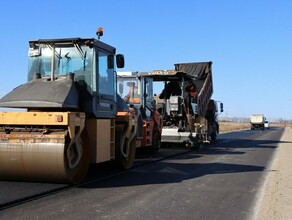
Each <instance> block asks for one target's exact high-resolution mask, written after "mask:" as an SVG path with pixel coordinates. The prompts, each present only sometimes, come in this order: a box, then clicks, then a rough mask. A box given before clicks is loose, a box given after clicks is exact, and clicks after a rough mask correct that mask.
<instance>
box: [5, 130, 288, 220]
mask: <svg viewBox="0 0 292 220" xmlns="http://www.w3.org/2000/svg"><path fill="white" fill-rule="evenodd" d="M282 132H283V129H282V128H274V129H271V130H269V131H242V132H233V133H226V134H222V135H220V141H219V142H218V144H217V145H216V146H213V147H209V148H206V149H204V150H202V151H199V152H195V151H193V152H188V153H185V154H181V155H179V156H177V157H175V158H170V159H167V160H162V161H160V162H158V163H151V164H149V165H146V166H140V167H138V168H136V169H132V170H130V171H128V172H123V173H120V174H118V175H113V176H111V177H110V178H105V179H104V180H103V181H98V182H92V183H91V184H88V185H86V186H83V187H79V188H74V189H70V190H68V191H65V192H62V193H58V194H55V195H52V196H50V197H46V198H43V199H38V200H36V201H32V202H30V203H27V204H23V205H20V206H17V207H13V208H10V209H7V210H3V211H2V212H0V218H1V219H13V218H14V219H15V218H19V219H48V218H49V219H129V218H131V219H236V220H238V219H248V218H249V217H250V214H251V213H252V211H253V208H254V202H255V199H256V196H257V192H258V191H259V188H260V187H261V185H262V180H263V176H264V175H265V173H266V172H267V170H266V167H268V164H269V162H270V159H271V158H272V156H273V153H274V152H275V148H276V147H277V145H278V143H279V140H280V137H281V134H282Z"/></svg>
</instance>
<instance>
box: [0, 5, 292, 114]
mask: <svg viewBox="0 0 292 220" xmlns="http://www.w3.org/2000/svg"><path fill="white" fill-rule="evenodd" d="M291 23H292V1H290V0H277V1H276V0H274V1H272V0H220V1H219V0H201V1H198V0H179V1H178V0H177V1H174V0H160V1H158V0H147V1H142V0H140V1H139V0H116V1H114V0H103V1H101V0H88V1H86V0H84V1H75V0H63V1H56V0H50V1H35V0H26V1H17V3H15V2H14V1H3V2H2V3H1V9H0V27H1V34H0V44H1V53H0V60H1V64H2V65H0V75H1V79H2V80H1V84H0V96H3V95H5V94H6V93H8V92H9V91H10V90H12V89H13V88H15V87H17V86H18V85H20V84H22V83H24V82H25V81H26V73H27V60H28V58H27V51H28V41H29V40H32V39H41V38H42V39H44V38H62V37H95V31H96V29H97V27H99V26H102V27H103V28H104V36H103V37H102V41H104V42H106V43H108V44H111V45H113V46H115V47H116V48H117V52H118V53H123V54H124V55H125V57H126V67H125V68H124V69H123V70H124V71H151V70H154V69H172V68H174V66H173V64H175V63H180V62H195V61H212V62H213V78H214V79H213V81H214V93H213V98H214V99H216V100H219V101H222V102H224V108H225V109H224V110H225V112H224V113H223V114H222V116H228V117H248V116H249V115H250V114H252V113H264V114H265V115H266V117H267V118H268V119H269V118H270V119H273V118H283V119H292V111H291V110H292V95H291V92H290V90H291V82H292V71H291V67H290V65H291V64H292V24H291Z"/></svg>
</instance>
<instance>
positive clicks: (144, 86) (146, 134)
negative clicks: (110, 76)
mask: <svg viewBox="0 0 292 220" xmlns="http://www.w3.org/2000/svg"><path fill="white" fill-rule="evenodd" d="M117 88H118V89H117V92H118V95H119V96H120V97H121V98H122V99H123V100H124V101H125V102H126V103H127V104H128V106H129V107H131V108H134V109H135V111H136V112H137V113H136V115H138V126H137V136H136V148H144V149H150V150H152V151H154V152H155V151H158V150H159V149H160V146H161V132H162V116H161V115H160V114H159V112H158V111H157V110H156V109H155V106H154V105H153V83H152V81H151V79H149V78H144V77H141V76H140V75H139V74H138V72H132V71H123V72H122V71H120V72H117Z"/></svg>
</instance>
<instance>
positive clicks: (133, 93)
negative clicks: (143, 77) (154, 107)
mask: <svg viewBox="0 0 292 220" xmlns="http://www.w3.org/2000/svg"><path fill="white" fill-rule="evenodd" d="M118 94H119V95H120V96H121V97H122V98H123V99H124V100H125V101H126V102H127V103H130V104H141V83H140V80H139V79H136V77H132V78H130V77H125V78H123V77H118Z"/></svg>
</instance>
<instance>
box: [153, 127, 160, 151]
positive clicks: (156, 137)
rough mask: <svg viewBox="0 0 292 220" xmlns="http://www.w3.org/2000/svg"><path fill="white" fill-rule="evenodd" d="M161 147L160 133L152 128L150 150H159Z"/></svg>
mask: <svg viewBox="0 0 292 220" xmlns="http://www.w3.org/2000/svg"><path fill="white" fill-rule="evenodd" d="M160 148H161V134H160V132H159V131H158V129H157V128H154V129H153V137H152V150H153V151H154V152H157V151H159V149H160Z"/></svg>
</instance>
